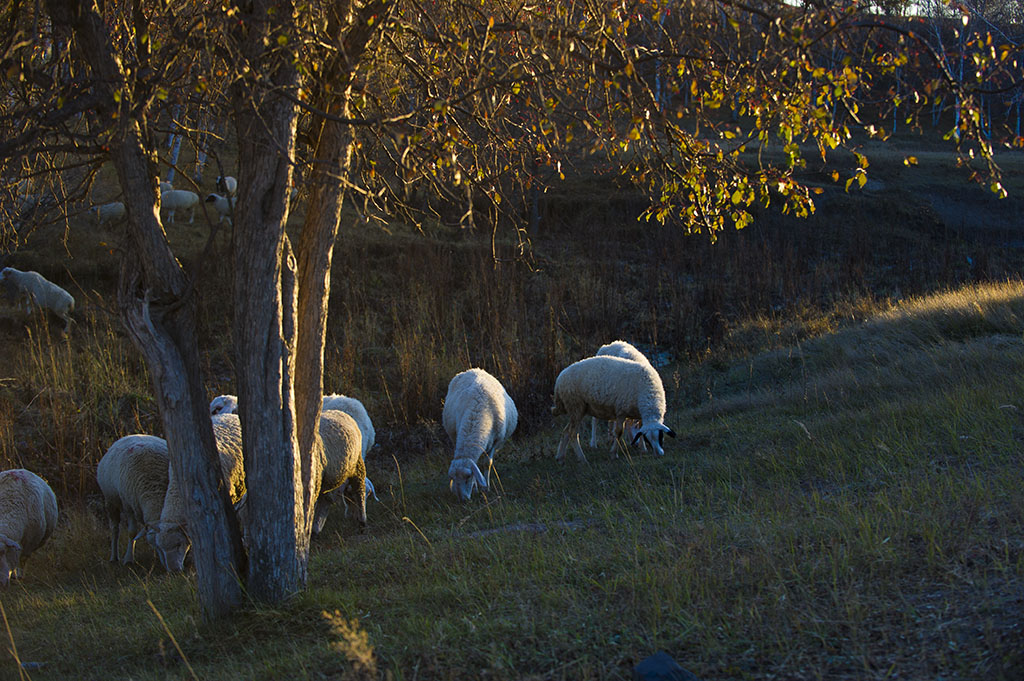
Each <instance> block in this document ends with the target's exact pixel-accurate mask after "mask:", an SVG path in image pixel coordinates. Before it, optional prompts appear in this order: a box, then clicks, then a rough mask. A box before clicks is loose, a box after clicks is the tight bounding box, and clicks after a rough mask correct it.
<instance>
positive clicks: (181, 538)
mask: <svg viewBox="0 0 1024 681" xmlns="http://www.w3.org/2000/svg"><path fill="white" fill-rule="evenodd" d="M156 548H157V552H158V553H159V554H160V562H161V563H163V564H164V568H166V569H167V571H168V572H181V571H182V570H184V569H185V556H187V555H188V551H189V549H190V548H192V542H191V541H190V540H189V538H188V535H187V534H185V528H184V527H182V526H181V525H177V524H173V523H160V529H159V531H158V532H157V536H156Z"/></svg>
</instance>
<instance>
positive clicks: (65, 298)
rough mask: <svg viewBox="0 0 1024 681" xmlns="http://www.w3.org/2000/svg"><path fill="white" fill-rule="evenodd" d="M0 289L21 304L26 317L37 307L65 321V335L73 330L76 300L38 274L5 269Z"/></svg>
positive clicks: (1, 271) (1, 273)
mask: <svg viewBox="0 0 1024 681" xmlns="http://www.w3.org/2000/svg"><path fill="white" fill-rule="evenodd" d="M0 287H2V288H3V289H4V290H5V292H6V293H7V297H8V298H9V299H13V300H15V301H19V302H21V304H22V305H23V306H24V309H25V314H26V315H30V314H32V306H33V305H35V306H37V307H41V308H43V309H45V310H50V311H51V312H53V313H54V314H56V315H57V316H58V317H60V318H61V319H63V320H64V333H67V332H68V329H70V328H71V323H72V322H73V321H74V320H73V319H71V313H72V312H74V310H75V299H74V298H73V297H72V296H71V294H70V293H68V292H67V291H65V290H64V289H62V288H61V287H60V286H57V285H56V284H54V283H53V282H52V281H50V280H48V279H47V278H46V277H44V276H43V275H41V274H39V273H38V272H22V271H21V270H16V269H14V268H13V267H5V268H4V269H3V270H0Z"/></svg>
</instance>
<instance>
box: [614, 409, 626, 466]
mask: <svg viewBox="0 0 1024 681" xmlns="http://www.w3.org/2000/svg"><path fill="white" fill-rule="evenodd" d="M625 424H626V420H625V419H615V425H614V426H613V430H612V452H611V454H612V458H613V459H617V458H619V445H620V444H621V443H622V430H623V428H624V427H625ZM623 449H625V446H623Z"/></svg>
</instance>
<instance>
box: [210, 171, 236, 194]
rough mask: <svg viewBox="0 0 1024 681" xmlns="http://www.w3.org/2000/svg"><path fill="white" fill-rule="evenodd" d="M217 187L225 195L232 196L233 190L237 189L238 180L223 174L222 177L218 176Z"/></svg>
mask: <svg viewBox="0 0 1024 681" xmlns="http://www.w3.org/2000/svg"><path fill="white" fill-rule="evenodd" d="M217 189H219V190H221V191H222V192H224V194H226V195H227V196H234V195H235V192H237V191H238V180H236V179H235V178H233V177H231V176H230V175H225V176H224V177H220V176H218V177H217ZM207 200H209V199H207Z"/></svg>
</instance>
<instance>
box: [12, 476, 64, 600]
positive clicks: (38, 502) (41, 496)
mask: <svg viewBox="0 0 1024 681" xmlns="http://www.w3.org/2000/svg"><path fill="white" fill-rule="evenodd" d="M56 526H57V497H56V496H55V495H54V494H53V490H52V489H50V486H49V485H47V484H46V481H45V480H43V479H42V478H41V477H39V476H38V475H36V474H35V473H33V472H32V471H27V470H25V469H24V468H16V469H14V470H9V471H4V472H3V473H0V587H2V588H7V585H8V584H10V581H11V576H12V574H13V576H15V577H21V576H22V572H23V570H22V563H24V561H25V559H26V558H28V557H29V555H31V554H32V552H33V551H35V550H36V549H38V548H39V547H40V546H42V545H43V544H45V543H46V540H47V539H49V538H50V535H51V534H53V530H54V528H55V527H56Z"/></svg>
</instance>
